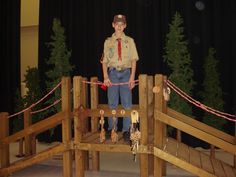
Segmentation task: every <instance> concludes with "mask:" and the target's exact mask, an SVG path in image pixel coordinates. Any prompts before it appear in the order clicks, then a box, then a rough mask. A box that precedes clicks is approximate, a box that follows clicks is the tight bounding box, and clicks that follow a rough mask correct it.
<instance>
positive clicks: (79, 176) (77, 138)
mask: <svg viewBox="0 0 236 177" xmlns="http://www.w3.org/2000/svg"><path fill="white" fill-rule="evenodd" d="M81 88H82V77H81V76H75V77H74V78H73V99H74V109H75V110H78V111H79V108H80V106H81V100H82V98H81V97H82V94H81V92H82V90H81ZM81 140H82V125H81V122H80V121H79V115H74V143H75V147H76V145H78V144H79V143H80V142H81ZM83 154H84V151H82V150H79V149H76V148H75V176H76V177H84V175H85V174H84V155H83Z"/></svg>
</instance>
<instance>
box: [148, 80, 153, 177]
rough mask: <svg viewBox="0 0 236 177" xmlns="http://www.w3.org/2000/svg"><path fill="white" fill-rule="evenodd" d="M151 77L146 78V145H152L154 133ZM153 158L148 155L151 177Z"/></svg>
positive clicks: (151, 155)
mask: <svg viewBox="0 0 236 177" xmlns="http://www.w3.org/2000/svg"><path fill="white" fill-rule="evenodd" d="M152 89H153V76H148V89H147V90H148V137H149V139H148V143H149V144H153V133H154V97H153V96H154V94H153V91H152ZM153 161H154V156H153V154H149V155H148V174H149V175H153V171H154V166H153V165H154V163H153Z"/></svg>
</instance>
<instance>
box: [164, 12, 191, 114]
mask: <svg viewBox="0 0 236 177" xmlns="http://www.w3.org/2000/svg"><path fill="white" fill-rule="evenodd" d="M182 25H183V19H182V17H181V15H180V14H179V13H178V12H176V14H175V15H174V17H173V19H172V22H171V24H170V26H169V28H170V29H169V33H168V34H167V36H166V44H165V55H164V56H163V57H164V61H165V62H166V63H167V66H168V69H169V71H170V73H169V76H168V79H169V80H170V81H171V82H173V83H174V84H175V85H176V86H177V87H179V88H180V89H181V90H183V91H184V92H185V93H187V94H188V95H191V92H192V89H193V86H194V84H195V82H194V80H193V70H192V69H191V62H192V61H191V58H190V54H189V52H188V48H187V45H188V43H187V41H186V40H185V39H184V28H183V26H182ZM168 104H169V107H171V108H173V109H175V110H176V111H178V112H181V113H183V114H186V115H192V107H191V106H190V105H189V104H188V103H187V101H185V100H183V99H182V98H181V97H180V96H179V95H177V94H176V93H175V92H172V93H171V98H170V101H169V102H168Z"/></svg>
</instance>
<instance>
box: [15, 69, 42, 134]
mask: <svg viewBox="0 0 236 177" xmlns="http://www.w3.org/2000/svg"><path fill="white" fill-rule="evenodd" d="M23 82H24V83H25V85H26V88H27V89H28V90H27V92H26V95H24V96H21V93H20V90H19V89H18V90H17V92H16V96H15V105H16V107H15V112H19V111H22V110H23V109H25V108H28V107H29V106H31V105H32V104H33V103H35V102H37V101H38V100H39V99H40V98H41V96H42V94H41V91H40V87H39V72H38V69H37V68H30V67H28V68H27V70H26V74H25V80H24V81H23ZM40 107H41V104H39V105H36V106H35V107H33V108H32V111H34V110H38V109H40ZM42 118H43V114H42V113H41V114H40V113H37V114H33V115H32V123H35V122H37V121H39V120H41V119H42ZM23 125H24V121H23V114H20V115H19V116H18V117H17V118H15V119H14V120H13V132H17V131H19V130H21V129H23Z"/></svg>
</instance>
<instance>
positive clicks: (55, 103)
mask: <svg viewBox="0 0 236 177" xmlns="http://www.w3.org/2000/svg"><path fill="white" fill-rule="evenodd" d="M60 101H61V99H58V100H56V101H54V103H53V104H51V105H49V106H47V107H45V108H43V109H39V110H37V111H32V112H31V114H36V113H39V112H43V111H46V110H48V109H50V108H51V107H53V106H55V105H57V104H58V103H60Z"/></svg>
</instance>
